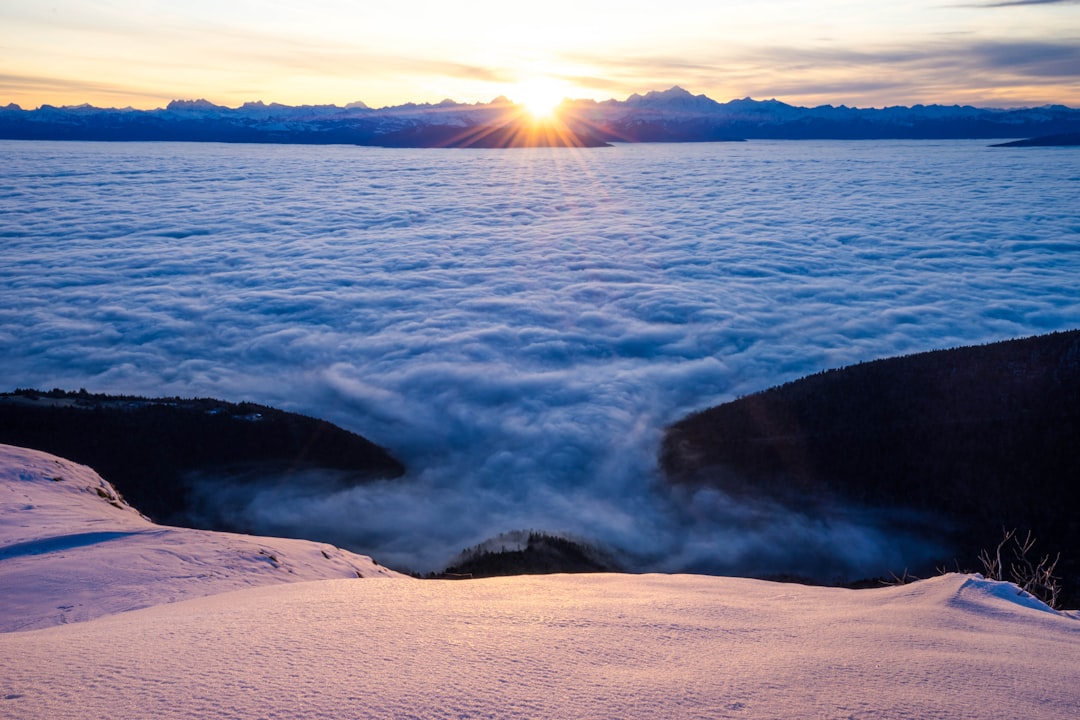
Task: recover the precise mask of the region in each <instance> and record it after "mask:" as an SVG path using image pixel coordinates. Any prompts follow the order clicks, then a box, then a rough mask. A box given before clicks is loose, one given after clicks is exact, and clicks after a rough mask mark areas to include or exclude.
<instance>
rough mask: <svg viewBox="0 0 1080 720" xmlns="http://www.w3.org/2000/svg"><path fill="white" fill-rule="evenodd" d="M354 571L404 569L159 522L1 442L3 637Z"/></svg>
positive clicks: (301, 544)
mask: <svg viewBox="0 0 1080 720" xmlns="http://www.w3.org/2000/svg"><path fill="white" fill-rule="evenodd" d="M358 575H362V576H363V577H380V576H398V573H395V572H393V571H391V570H388V569H386V568H384V567H381V566H379V565H377V564H376V563H375V562H373V561H372V560H371V559H370V558H367V557H364V556H360V555H355V554H353V553H350V552H346V551H344V550H340V549H338V548H335V547H333V546H331V545H326V544H323V543H314V542H309V541H306V540H284V539H277V538H262V537H252V536H246V535H235V534H228V533H215V532H208V531H201V530H190V529H186V528H173V527H163V526H159V525H155V524H153V523H151V522H150V521H149V520H147V519H146V518H144V517H143V516H141V515H140V514H139V513H138V511H136V510H135V509H133V508H131V507H130V506H128V505H127V504H126V503H124V501H123V500H122V499H121V498H120V497H119V496H118V495H117V493H116V491H115V490H114V489H113V487H112V486H111V485H109V483H107V482H106V481H104V480H103V479H101V477H100V476H99V475H98V474H97V473H95V472H94V471H93V470H91V469H90V468H88V467H86V466H85V465H78V464H76V463H73V462H70V461H68V460H63V459H60V458H57V457H55V456H53V455H48V454H46V453H41V452H37V451H35V450H25V449H22V448H15V447H12V446H10V445H0V631H11V630H25V629H30V628H40V627H46V626H49V625H56V624H60V623H66V622H72V621H78V620H89V619H91V618H94V617H98V616H100V615H107V614H111V613H116V612H122V611H125V610H132V609H135V608H142V607H148V606H151V605H159V604H161V603H167V602H173V601H176V600H183V599H187V598H193V597H200V596H203V595H209V594H211V593H219V592H226V591H229V590H236V589H239V588H244V587H251V586H254V585H266V584H277V583H282V582H296V581H301V580H321V579H326V578H348V577H351V578H356V577H357V576H358ZM0 715H2V712H0Z"/></svg>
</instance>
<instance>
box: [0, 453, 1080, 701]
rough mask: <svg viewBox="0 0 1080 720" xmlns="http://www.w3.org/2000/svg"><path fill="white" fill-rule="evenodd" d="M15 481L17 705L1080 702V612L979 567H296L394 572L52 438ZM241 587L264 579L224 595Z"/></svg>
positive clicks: (12, 595) (1, 661)
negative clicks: (668, 570)
mask: <svg viewBox="0 0 1080 720" xmlns="http://www.w3.org/2000/svg"><path fill="white" fill-rule="evenodd" d="M53 478H62V479H58V480H57V479H53ZM99 489H100V490H101V491H102V493H103V494H104V496H102V494H99V493H98V490H99ZM0 493H2V495H0V603H2V604H0V623H2V624H3V626H4V628H5V629H8V630H12V629H20V628H28V627H35V626H37V627H40V626H42V625H48V624H53V625H54V626H53V627H44V628H42V629H36V630H25V631H23V632H6V633H0V717H3V718H10V719H11V720H23V719H26V720H30V719H37V718H50V719H51V720H63V719H65V718H79V719H80V720H87V719H91V718H109V719H111V720H115V719H125V718H132V719H135V718H156V719H158V720H166V719H169V718H283V719H284V718H288V719H290V720H306V719H308V718H559V719H567V718H612V717H621V718H646V717H647V718H817V717H822V718H1003V717H1010V718H1011V717H1024V718H1065V717H1073V716H1074V714H1075V709H1076V707H1077V706H1080V619H1078V618H1077V616H1076V614H1075V613H1068V614H1067V613H1057V612H1053V611H1051V610H1050V609H1049V608H1047V607H1046V606H1044V605H1042V604H1041V603H1039V602H1038V601H1036V600H1034V599H1032V598H1030V597H1023V596H1020V595H1018V594H1017V589H1016V587H1015V586H1013V585H1010V584H1007V583H998V582H991V581H987V580H984V579H982V578H981V577H979V576H966V575H956V574H953V575H946V576H941V577H936V578H933V579H930V580H925V581H921V582H917V583H914V584H910V585H906V586H899V587H887V588H881V589H877V590H860V591H855V590H845V589H836V588H814V587H804V586H799V585H784V584H777V583H770V582H764V581H757V580H745V579H735V578H720V577H703V576H689V575H638V576H631V575H614V574H613V575H575V576H570V575H553V576H546V577H516V578H496V579H490V580H475V581H418V580H411V579H405V578H403V579H399V580H397V581H394V580H388V581H385V582H370V581H366V580H357V579H355V577H354V579H331V580H322V581H317V582H300V583H285V582H284V581H287V580H294V579H303V578H304V577H319V576H321V577H328V576H331V575H335V574H337V575H340V576H342V577H344V576H348V575H349V574H350V573H351V574H352V575H353V576H355V574H356V572H357V571H359V572H361V573H363V574H364V575H365V576H366V575H367V574H368V573H373V574H375V573H381V574H384V575H386V574H390V573H388V571H385V570H383V569H382V568H379V567H378V566H376V565H374V564H373V563H371V562H370V561H368V560H366V559H365V558H361V557H358V556H355V555H349V554H347V553H344V552H342V551H340V550H335V549H333V548H330V547H328V546H325V545H317V544H314V543H306V542H301V541H287V540H273V539H269V538H251V537H240V536H235V535H222V534H217V533H203V532H195V531H186V530H179V529H172V528H162V527H157V526H154V525H152V524H150V523H149V522H148V521H146V520H144V519H143V518H141V517H140V516H139V515H138V514H137V513H136V512H135V511H133V510H132V509H131V508H128V507H125V506H124V505H123V503H121V502H118V501H116V500H115V499H110V498H109V494H110V493H111V488H110V487H109V486H108V485H107V484H106V483H104V482H103V481H102V480H101V479H100V478H98V477H97V476H96V475H95V474H94V473H93V472H92V471H90V470H89V469H87V468H85V467H82V466H78V465H75V464H73V463H70V462H67V461H64V460H60V459H58V458H54V457H52V456H49V455H45V454H42V453H37V452H32V451H26V450H20V449H16V448H11V447H7V446H3V447H0ZM324 551H325V552H326V553H327V554H330V555H331V557H330V558H325V557H323V555H322V553H323V552H324ZM270 554H272V555H274V557H276V558H277V560H276V561H274V560H272V559H271V558H270V557H269V555H270ZM290 571H291V572H290ZM320 573H321V575H320ZM244 585H257V587H248V588H246V589H241V590H235V591H233V592H222V591H224V590H230V589H232V588H237V587H241V586H244ZM199 596H202V597H199ZM183 598H192V599H189V600H186V601H183V602H171V601H173V600H180V599H183ZM144 606H147V607H144ZM150 606H152V607H150ZM138 607H143V609H138V610H135V609H134V608H138ZM65 608H66V609H65ZM125 610H131V611H130V612H121V611H125ZM90 617H96V619H94V620H91V621H88V622H77V623H70V624H62V625H57V624H56V623H62V622H64V621H66V620H72V619H85V618H90Z"/></svg>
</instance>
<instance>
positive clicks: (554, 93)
mask: <svg viewBox="0 0 1080 720" xmlns="http://www.w3.org/2000/svg"><path fill="white" fill-rule="evenodd" d="M514 95H515V97H514V101H515V102H516V103H518V104H519V105H522V106H524V108H525V110H526V112H528V113H529V115H531V116H532V117H533V118H534V119H536V120H546V119H548V118H551V117H554V115H555V113H556V111H557V110H558V107H559V104H560V103H561V102H562V101H563V98H564V97H565V95H564V89H563V87H562V86H560V85H558V84H557V83H553V82H550V81H546V80H532V81H529V82H525V83H522V84H521V85H519V86H518V88H517V90H516V91H515V93H514Z"/></svg>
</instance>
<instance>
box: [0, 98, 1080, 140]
mask: <svg viewBox="0 0 1080 720" xmlns="http://www.w3.org/2000/svg"><path fill="white" fill-rule="evenodd" d="M529 124H530V121H529V120H527V119H526V115H525V114H524V111H523V109H522V108H521V107H520V106H518V105H516V104H514V103H513V102H511V101H509V100H507V99H506V98H504V97H499V98H495V99H494V100H492V101H491V102H488V103H476V104H463V103H457V102H454V101H453V100H443V101H442V102H439V103H434V104H430V103H425V104H415V103H408V104H405V105H399V106H394V107H383V108H371V107H369V106H367V105H366V104H364V103H362V102H354V103H349V104H348V105H346V106H344V107H341V106H337V105H301V106H288V105H281V104H278V103H269V104H267V103H263V102H261V101H260V102H248V103H245V104H243V105H241V106H240V107H237V108H229V107H224V106H221V105H215V104H214V103H211V102H208V101H206V100H174V101H173V102H171V103H169V104H168V106H166V107H164V108H158V109H155V110H135V109H132V108H123V109H115V108H97V107H92V106H89V105H78V106H68V107H53V106H50V105H43V106H42V107H40V108H38V109H36V110H23V109H22V108H20V107H19V106H17V105H7V106H6V107H0V138H3V139H34V140H184V141H219V142H265V143H298V144H334V143H344V144H357V145H382V146H392V147H427V146H462V145H472V146H481V147H491V146H502V145H504V144H508V143H507V142H506V141H505V138H503V137H501V136H499V137H497V138H495V139H490V138H489V132H490V131H491V130H492V129H500V130H501V129H505V128H512V129H519V128H522V127H525V126H528V125H529ZM558 124H559V128H560V133H559V137H560V138H563V139H566V138H570V139H569V140H567V141H566V143H565V144H571V145H587V146H593V145H602V144H605V143H610V142H694V141H718V140H738V139H766V138H768V139H815V138H816V139H885V138H912V139H934V138H936V139H943V138H1024V137H1032V136H1039V135H1051V134H1059V133H1073V132H1077V130H1078V129H1080V110H1077V109H1073V108H1069V107H1066V106H1063V105H1048V106H1043V107H1035V108H1017V109H994V108H976V107H971V106H959V105H951V106H945V105H914V106H911V107H903V106H896V107H886V108H880V109H877V108H853V107H846V106H844V105H840V106H833V105H822V106H819V107H814V108H806V107H796V106H793V105H788V104H786V103H783V102H780V101H778V100H764V101H759V100H753V99H750V98H743V99H738V100H731V101H729V102H725V103H721V102H717V101H715V100H713V99H711V98H708V97H706V96H705V95H694V94H692V93H690V92H688V91H687V90H684V89H683V88H681V87H677V86H676V87H672V88H670V89H668V90H665V91H653V92H648V93H646V94H644V95H641V94H634V95H631V96H630V97H628V98H627V99H626V100H621V101H620V100H606V101H603V102H597V101H593V100H565V101H564V102H563V103H562V105H561V107H560V111H559V121H558ZM478 138H480V139H478ZM484 138H488V139H487V140H485V139H484ZM509 144H561V143H560V141H558V140H556V141H552V140H551V139H550V138H547V139H545V138H542V137H541V138H539V139H538V138H536V137H532V138H528V139H525V140H518V141H517V142H516V143H509Z"/></svg>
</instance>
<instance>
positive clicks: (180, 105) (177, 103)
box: [165, 98, 261, 111]
mask: <svg viewBox="0 0 1080 720" xmlns="http://www.w3.org/2000/svg"><path fill="white" fill-rule="evenodd" d="M259 104H261V101H259ZM165 109H166V110H181V111H183V110H189V111H190V110H225V109H226V108H225V107H224V106H223V105H215V104H214V103H212V102H210V101H209V100H206V99H204V98H199V99H198V100H173V101H172V102H170V103H169V104H168V105H167V106H165Z"/></svg>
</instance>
